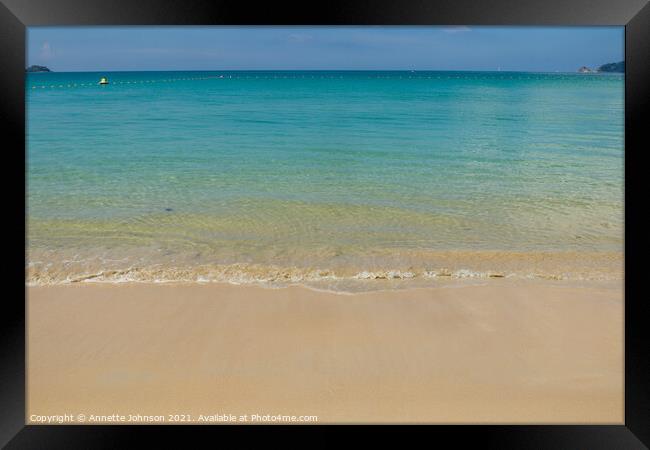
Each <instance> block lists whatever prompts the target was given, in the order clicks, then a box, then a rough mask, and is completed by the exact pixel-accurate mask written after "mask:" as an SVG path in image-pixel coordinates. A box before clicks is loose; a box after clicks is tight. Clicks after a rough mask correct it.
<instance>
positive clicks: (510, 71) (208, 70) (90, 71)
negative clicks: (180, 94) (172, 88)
mask: <svg viewBox="0 0 650 450" xmlns="http://www.w3.org/2000/svg"><path fill="white" fill-rule="evenodd" d="M104 72H117V73H136V72H137V73H142V72H407V73H413V72H451V73H459V72H461V73H536V74H579V75H594V74H595V75H623V74H622V73H619V72H591V73H587V74H585V73H580V72H578V71H577V70H576V71H572V72H569V71H561V70H557V71H555V70H551V71H549V70H473V69H459V70H452V69H161V70H156V69H154V70H152V69H146V70H115V69H105V70H64V71H57V70H50V72H27V73H58V74H64V73H104Z"/></svg>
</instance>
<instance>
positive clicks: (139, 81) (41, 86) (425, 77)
mask: <svg viewBox="0 0 650 450" xmlns="http://www.w3.org/2000/svg"><path fill="white" fill-rule="evenodd" d="M310 77H311V78H320V79H325V78H337V77H335V76H325V75H321V76H320V77H316V76H314V75H311V76H310ZM232 78H235V79H244V78H246V79H266V80H268V79H286V78H291V79H295V78H305V75H294V76H287V75H284V76H278V75H273V76H269V75H267V76H260V75H255V76H252V75H241V76H237V75H235V76H233V75H228V76H225V75H219V76H210V77H193V78H166V79H153V80H138V81H136V80H124V81H112V82H110V84H144V83H171V82H175V81H201V80H215V79H222V80H226V79H232ZM338 78H343V76H339V77H338ZM367 78H377V79H379V78H383V79H388V78H392V77H390V76H382V75H376V76H368V77H367ZM395 78H397V79H413V80H424V79H433V78H435V79H441V78H446V77H445V76H441V75H437V76H431V75H428V76H424V75H423V76H410V75H409V76H408V77H402V76H401V75H399V76H397V77H395ZM450 78H460V77H459V76H455V77H450ZM478 78H481V77H480V76H478ZM502 78H504V79H512V78H513V77H512V75H510V76H506V75H503V76H502ZM525 78H526V79H532V78H534V77H531V76H528V77H525ZM562 79H567V77H562ZM584 79H587V78H584ZM102 80H106V78H102ZM108 84H109V83H108V82H107V81H106V82H104V83H102V82H101V81H100V83H72V84H50V85H34V86H31V89H46V88H49V89H54V88H75V87H93V86H95V87H96V86H98V85H99V86H101V85H108Z"/></svg>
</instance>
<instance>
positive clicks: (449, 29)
mask: <svg viewBox="0 0 650 450" xmlns="http://www.w3.org/2000/svg"><path fill="white" fill-rule="evenodd" d="M442 31H443V32H444V33H466V32H468V31H472V29H471V28H470V27H468V26H465V25H459V26H456V27H445V28H443V29H442Z"/></svg>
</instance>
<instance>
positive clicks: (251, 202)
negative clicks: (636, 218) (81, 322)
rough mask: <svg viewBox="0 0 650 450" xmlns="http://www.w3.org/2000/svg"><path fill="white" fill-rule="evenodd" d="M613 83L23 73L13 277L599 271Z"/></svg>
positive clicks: (617, 216)
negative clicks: (21, 183)
mask: <svg viewBox="0 0 650 450" xmlns="http://www.w3.org/2000/svg"><path fill="white" fill-rule="evenodd" d="M101 76H107V77H108V78H109V80H110V82H111V84H110V85H108V86H99V85H97V81H98V80H99V78H100V77H101ZM623 90H624V79H623V76H620V75H582V74H535V73H505V72H491V73H481V72H119V73H36V74H28V76H27V163H28V164H27V182H28V188H27V195H28V199H27V201H28V251H29V261H28V267H29V274H28V276H29V278H30V279H31V280H32V281H38V280H49V281H52V280H54V281H61V280H69V279H73V278H74V277H77V276H85V275H88V274H91V275H92V274H97V273H101V271H106V270H108V269H110V270H114V271H116V272H115V273H117V274H124V273H129V272H130V273H134V272H133V271H134V270H135V271H137V272H138V273H140V275H141V278H145V279H147V278H148V277H151V278H154V279H158V278H161V279H167V278H170V279H174V277H175V275H173V274H175V273H176V274H177V273H180V272H179V271H184V272H183V273H184V274H185V275H183V276H184V277H185V278H187V279H199V278H201V277H204V278H207V279H210V278H211V277H216V275H215V273H217V272H218V273H219V274H222V275H223V274H224V273H225V275H223V277H226V278H228V277H231V276H232V277H235V278H237V277H238V278H237V279H242V277H244V278H246V277H245V276H244V275H245V274H246V273H258V272H259V273H265V274H266V275H264V276H261V278H264V277H266V278H268V276H267V275H268V272H269V270H268V267H271V266H273V270H274V271H276V272H278V271H279V272H281V273H286V272H287V271H289V272H291V273H294V272H296V271H297V272H296V273H300V274H303V275H304V274H306V273H310V274H312V275H313V276H314V278H318V277H321V275H322V277H324V278H326V276H325V275H323V274H329V276H335V275H337V276H338V275H341V276H343V275H342V274H348V275H350V276H353V275H354V274H357V275H358V274H360V273H363V272H364V271H374V272H372V273H377V271H383V272H382V273H384V274H385V273H388V272H390V271H393V272H395V271H401V272H400V273H406V272H408V271H409V270H410V271H411V272H412V273H413V274H415V278H417V277H420V276H421V275H422V274H424V273H426V272H427V271H430V270H434V269H435V270H439V269H440V268H441V267H452V268H454V269H458V270H461V269H471V270H485V271H487V272H489V271H504V270H505V271H506V272H507V271H512V270H515V269H516V268H519V272H521V271H522V270H523V271H524V272H525V271H529V272H531V273H532V272H534V271H535V270H537V269H539V270H542V265H540V263H539V261H540V258H539V255H542V254H551V255H555V254H562V253H566V252H570V253H571V254H572V255H580V254H583V255H588V256H587V257H585V258H584V260H583V262H582V263H580V264H581V266H580V267H581V269H580V270H582V269H584V267H587V266H591V265H592V263H591V262H590V261H593V256H589V255H595V254H598V255H601V256H602V255H606V256H602V257H603V258H605V259H604V260H607V261H610V260H611V261H614V263H613V264H614V266H613V267H615V270H619V268H620V261H621V259H620V255H621V252H622V244H623V157H624V151H623V137H624V123H623V119H624V105H623V94H624V91H623ZM512 255H519V257H520V259H521V261H527V263H526V264H528V265H527V266H526V264H523V266H522V263H521V262H518V263H513V268H510V266H509V265H508V263H507V260H508V258H510V259H512V258H513V256H512ZM601 256H599V257H601ZM486 258H487V260H486ZM531 258H532V259H531ZM554 258H555V259H554ZM515 259H516V258H515ZM542 259H544V258H542ZM574 259H576V258H574ZM578 259H579V258H577V259H576V261H577V260H578ZM544 260H547V263H545V264H546V265H547V266H548V270H546V269H544V270H545V271H547V272H549V273H550V272H553V269H554V268H557V261H563V260H564V259H562V257H549V258H546V259H544ZM569 260H571V261H573V259H571V258H569ZM477 261H480V262H477ZM485 261H488V262H489V263H486V262H485ZM531 261H533V262H531ZM534 261H538V262H534ZM580 264H578V265H580ZM599 264H600V263H599ZM603 264H604V266H607V267H609V266H608V264H609V263H603ZM524 266H526V268H525V269H524V268H523V267H524ZM583 266H584V267H583ZM604 266H603V267H604ZM199 267H201V269H199ZM233 267H238V268H240V269H241V270H239V269H238V270H239V271H235V272H236V273H237V274H236V275H233V274H232V273H231V272H232V270H233V269H232V268H233ZM599 267H600V266H599ZM206 268H208V269H206ZM216 268H218V270H217V269H216ZM289 269H290V270H289ZM229 271H230V272H229ZM260 271H261V272H260ZM292 271H293V272H292ZM487 272H486V273H487ZM565 272H566V270H565ZM106 273H107V272H106ZM274 273H275V272H274ZM242 274H244V275H242ZM319 274H321V275H319ZM140 275H139V276H140ZM222 275H219V276H222ZM292 276H293V275H290V276H289V278H291V277H292ZM297 277H298V278H297V279H299V280H300V275H297ZM400 277H401V275H400ZM217 278H218V277H217ZM253 278H255V277H253ZM258 278H260V277H258ZM266 278H264V279H266ZM276 278H277V277H276ZM280 278H281V277H280ZM388 278H391V275H389V276H388Z"/></svg>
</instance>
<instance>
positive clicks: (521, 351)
mask: <svg viewBox="0 0 650 450" xmlns="http://www.w3.org/2000/svg"><path fill="white" fill-rule="evenodd" d="M27 313H28V330H27V342H28V380H27V383H28V389H27V408H28V410H27V422H28V423H35V422H38V421H42V420H43V419H42V418H41V419H37V420H35V416H46V415H61V414H71V415H75V417H76V416H77V415H78V414H84V415H85V417H89V416H90V415H107V416H108V415H128V414H134V415H137V414H140V415H142V416H145V415H164V416H166V419H167V418H168V417H167V416H168V415H170V414H178V415H188V416H189V417H190V420H191V421H192V422H198V418H199V416H200V415H205V416H208V415H224V414H232V415H235V416H240V415H244V414H248V415H249V416H250V415H252V414H260V415H296V416H302V415H313V416H318V423H382V422H383V423H619V424H620V423H622V422H623V288H622V283H620V282H618V283H612V284H607V285H606V284H595V283H594V284H593V285H587V286H582V287H576V286H569V285H568V284H565V283H562V282H551V281H548V282H539V281H536V282H523V281H518V282H514V281H509V280H491V281H487V282H485V283H483V284H482V285H468V286H463V287H440V288H426V289H411V290H387V291H379V292H366V293H359V294H354V295H350V294H336V293H330V292H319V291H314V290H309V289H306V288H303V287H297V286H294V287H288V288H282V289H269V288H264V287H258V286H235V285H227V284H144V283H143V284H139V283H126V284H100V283H84V284H78V285H59V286H39V287H29V288H27ZM75 420H76V419H75ZM86 422H88V419H86ZM166 422H167V423H169V421H168V420H167V421H166ZM76 423H78V422H76Z"/></svg>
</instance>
